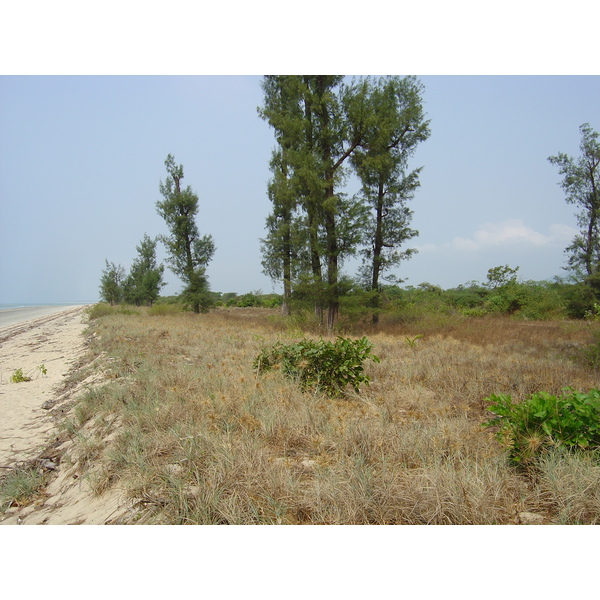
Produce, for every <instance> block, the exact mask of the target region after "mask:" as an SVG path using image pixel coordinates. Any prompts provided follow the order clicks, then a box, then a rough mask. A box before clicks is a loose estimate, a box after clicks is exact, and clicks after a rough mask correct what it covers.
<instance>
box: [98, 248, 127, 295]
mask: <svg viewBox="0 0 600 600" xmlns="http://www.w3.org/2000/svg"><path fill="white" fill-rule="evenodd" d="M104 262H105V263H106V268H105V269H104V270H103V271H102V277H101V278H100V298H101V299H102V300H104V301H105V302H108V303H109V304H110V305H111V306H112V305H114V304H118V303H119V302H121V300H122V298H123V280H124V277H125V269H123V267H122V266H121V265H116V264H115V263H109V262H108V260H106V259H105V260H104Z"/></svg>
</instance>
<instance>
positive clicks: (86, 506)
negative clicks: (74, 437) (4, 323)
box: [0, 306, 124, 524]
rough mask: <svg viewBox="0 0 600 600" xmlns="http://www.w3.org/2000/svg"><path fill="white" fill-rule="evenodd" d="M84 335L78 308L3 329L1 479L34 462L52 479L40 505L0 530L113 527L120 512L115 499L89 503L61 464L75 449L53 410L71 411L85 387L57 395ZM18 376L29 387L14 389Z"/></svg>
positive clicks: (2, 520) (12, 515) (18, 512)
mask: <svg viewBox="0 0 600 600" xmlns="http://www.w3.org/2000/svg"><path fill="white" fill-rule="evenodd" d="M85 329H86V325H85V322H84V307H82V306H80V307H70V308H67V309H65V310H63V311H61V312H59V313H55V314H52V315H47V316H43V317H40V318H37V319H33V320H29V321H26V322H22V323H18V324H15V325H11V326H9V327H3V328H0V467H2V469H0V477H1V476H3V475H5V474H6V473H7V472H8V471H9V470H10V469H11V468H14V467H15V466H16V465H19V464H22V463H23V462H26V461H32V460H37V461H38V462H39V465H40V468H43V469H46V470H47V471H49V472H50V473H49V474H50V475H51V476H52V477H51V481H50V484H49V485H48V488H47V490H46V494H45V495H44V497H43V498H42V499H40V500H38V501H37V502H36V503H34V504H33V505H30V506H26V507H12V508H9V509H8V510H7V511H6V512H5V513H4V514H0V524H16V523H25V524H41V523H47V524H76V523H86V524H96V523H106V522H107V521H109V520H112V521H113V522H114V519H115V518H116V516H118V515H117V513H118V512H119V509H120V508H121V509H124V507H123V506H122V504H121V499H120V496H119V494H118V493H117V492H115V491H113V492H110V493H107V494H104V495H102V496H101V497H97V496H94V495H93V494H92V493H91V491H90V490H89V487H88V486H87V484H86V482H85V481H82V480H80V479H79V477H78V476H77V474H76V473H75V470H74V469H73V468H72V467H70V465H69V462H68V461H64V460H63V461H62V462H61V458H60V457H61V456H62V455H63V454H64V452H65V451H68V447H69V445H71V444H72V442H70V441H64V439H63V438H64V436H63V438H60V437H59V435H58V430H57V419H56V413H57V412H58V413H59V414H60V412H61V411H60V410H58V411H57V407H58V408H59V409H60V406H61V405H64V406H68V403H67V401H68V400H72V399H73V398H75V397H76V396H77V393H80V392H81V391H82V390H83V389H85V382H81V384H80V385H78V386H76V388H73V389H71V390H68V391H65V390H63V391H62V393H61V392H60V388H61V384H62V383H63V382H64V377H65V375H66V374H67V373H68V372H69V371H70V370H71V369H74V368H77V363H78V361H80V360H81V357H82V356H83V354H84V350H85V346H86V340H85V337H84V335H83V333H84V331H85ZM40 365H44V367H45V369H46V374H45V375H44V374H43V373H42V370H41V369H40V368H39V367H40ZM16 369H22V371H23V373H24V374H25V375H28V376H29V377H31V381H28V382H22V383H12V382H11V381H10V378H11V375H12V374H13V373H14V371H15V370H16ZM62 412H63V413H64V412H65V411H64V410H63V411H62ZM62 416H64V415H62ZM59 444H60V445H59ZM49 448H50V449H51V450H48V449H49ZM44 450H45V452H44Z"/></svg>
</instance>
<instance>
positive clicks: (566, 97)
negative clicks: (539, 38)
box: [0, 76, 600, 303]
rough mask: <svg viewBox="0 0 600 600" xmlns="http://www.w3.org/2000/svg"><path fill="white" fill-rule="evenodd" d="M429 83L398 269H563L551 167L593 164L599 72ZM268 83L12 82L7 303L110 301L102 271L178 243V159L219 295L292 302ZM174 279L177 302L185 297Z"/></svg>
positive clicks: (0, 237)
mask: <svg viewBox="0 0 600 600" xmlns="http://www.w3.org/2000/svg"><path fill="white" fill-rule="evenodd" d="M420 79H421V81H422V83H423V84H424V86H425V91H424V103H425V111H426V113H427V117H428V118H429V119H430V120H431V132H432V133H431V137H430V139H429V140H427V141H426V142H424V143H422V144H421V145H420V146H419V148H418V149H417V152H416V154H415V156H414V158H413V162H412V166H415V167H416V166H421V165H422V166H423V167H424V169H423V171H422V177H421V188H420V189H419V190H418V191H417V194H416V196H415V199H414V201H413V202H412V204H411V207H412V209H413V210H414V219H413V226H414V228H416V229H417V230H419V232H420V235H419V237H418V238H416V239H414V240H413V241H412V242H413V243H412V244H411V245H412V246H414V247H416V248H418V250H419V252H418V254H417V255H416V256H414V257H413V258H412V259H411V260H409V261H407V262H405V263H403V264H401V265H400V267H399V268H398V269H397V270H396V274H397V275H399V276H400V277H404V278H406V279H407V281H406V284H407V285H411V284H412V285H417V284H419V283H421V282H424V281H428V282H430V283H433V284H437V285H440V286H442V287H444V288H448V287H453V286H456V285H458V284H460V283H464V282H467V281H470V280H473V279H475V280H480V281H482V280H485V278H486V274H487V270H488V269H489V268H491V267H494V266H498V265H501V264H509V265H511V266H513V267H515V266H519V267H520V271H519V274H520V276H521V277H523V278H525V279H536V280H539V279H545V278H551V277H553V276H555V275H561V274H564V271H562V270H561V267H563V266H564V265H565V255H564V249H565V247H566V246H567V245H568V244H569V242H570V241H571V239H572V237H573V235H574V234H575V233H576V229H575V226H576V220H575V213H574V207H573V206H570V205H567V204H566V203H565V201H564V196H563V193H562V190H561V189H560V187H559V186H558V185H557V184H558V182H559V181H560V178H559V174H558V170H557V168H556V167H553V166H552V165H550V163H549V162H548V161H547V157H548V156H550V155H553V154H556V153H558V152H559V151H562V152H566V153H567V154H570V155H574V156H575V155H578V154H579V141H580V137H579V126H580V125H581V124H582V123H585V122H589V123H590V125H591V126H592V127H593V128H594V129H596V130H600V77H598V76H423V77H420ZM260 81H261V77H260V76H2V77H0V210H1V219H0V286H1V287H0V303H10V302H32V303H33V302H88V301H95V300H97V299H98V283H99V278H100V275H101V271H102V269H103V268H104V260H105V259H108V260H109V261H111V262H115V263H120V264H122V265H123V266H124V267H125V268H126V269H128V268H129V266H130V264H131V260H132V259H133V258H134V257H135V255H136V250H135V247H136V245H137V244H138V243H139V242H140V240H141V239H142V237H143V235H144V234H145V233H147V234H148V235H150V236H156V235H158V234H160V233H167V230H166V226H165V224H164V222H163V221H162V219H161V218H160V217H159V216H158V214H157V213H156V209H155V202H156V201H157V200H159V199H160V194H159V191H158V185H159V181H160V180H161V179H164V178H165V174H166V171H165V167H164V160H165V158H166V156H167V154H168V153H172V154H173V155H174V156H175V159H176V161H177V163H181V164H183V167H184V176H185V178H184V181H183V183H184V185H190V186H191V187H192V188H193V189H194V190H195V191H196V192H197V194H198V196H199V200H200V202H199V215H198V220H197V223H198V226H199V229H200V232H201V233H202V234H204V233H210V234H211V235H212V236H213V238H214V241H215V244H216V248H217V250H216V253H215V256H214V259H213V261H212V262H211V263H210V266H209V268H208V276H209V281H210V285H211V288H212V289H213V290H214V291H220V292H238V293H244V292H247V291H250V290H257V289H261V290H263V292H269V291H271V290H273V289H275V290H276V291H279V286H277V285H276V286H275V287H274V286H273V284H272V282H271V281H270V279H268V278H267V277H265V276H264V275H263V274H262V273H261V264H260V261H261V256H260V245H259V238H261V237H262V236H263V235H264V222H265V218H266V216H267V214H268V212H269V209H270V205H269V201H268V198H267V195H266V186H267V182H268V179H269V177H270V171H269V167H268V162H269V158H270V154H271V151H272V149H273V147H274V138H273V134H272V131H271V129H270V128H269V126H268V124H267V123H265V122H264V121H262V120H261V119H260V118H259V117H258V115H257V110H256V109H257V106H259V105H260V104H261V103H262V91H261V88H260ZM159 259H164V251H163V250H162V248H160V249H159ZM355 266H356V265H355V264H351V263H348V264H347V265H346V271H347V272H348V273H349V274H353V273H354V272H355ZM166 280H167V281H168V282H169V284H168V286H167V287H166V288H165V289H164V292H163V293H167V294H168V293H177V292H178V291H179V290H180V288H181V283H180V281H179V280H178V279H177V278H176V277H175V276H174V275H173V274H172V273H171V272H170V271H167V276H166Z"/></svg>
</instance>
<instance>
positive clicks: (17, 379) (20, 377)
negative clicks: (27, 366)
mask: <svg viewBox="0 0 600 600" xmlns="http://www.w3.org/2000/svg"><path fill="white" fill-rule="evenodd" d="M10 380H11V381H12V382H13V383H22V382H23V381H31V377H28V376H27V375H24V374H23V369H17V370H16V371H15V372H14V373H13V374H12V375H11V376H10Z"/></svg>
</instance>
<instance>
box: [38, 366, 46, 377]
mask: <svg viewBox="0 0 600 600" xmlns="http://www.w3.org/2000/svg"><path fill="white" fill-rule="evenodd" d="M38 369H39V370H40V373H41V374H42V375H47V374H48V369H46V365H44V364H43V363H42V364H41V365H39V366H38Z"/></svg>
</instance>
